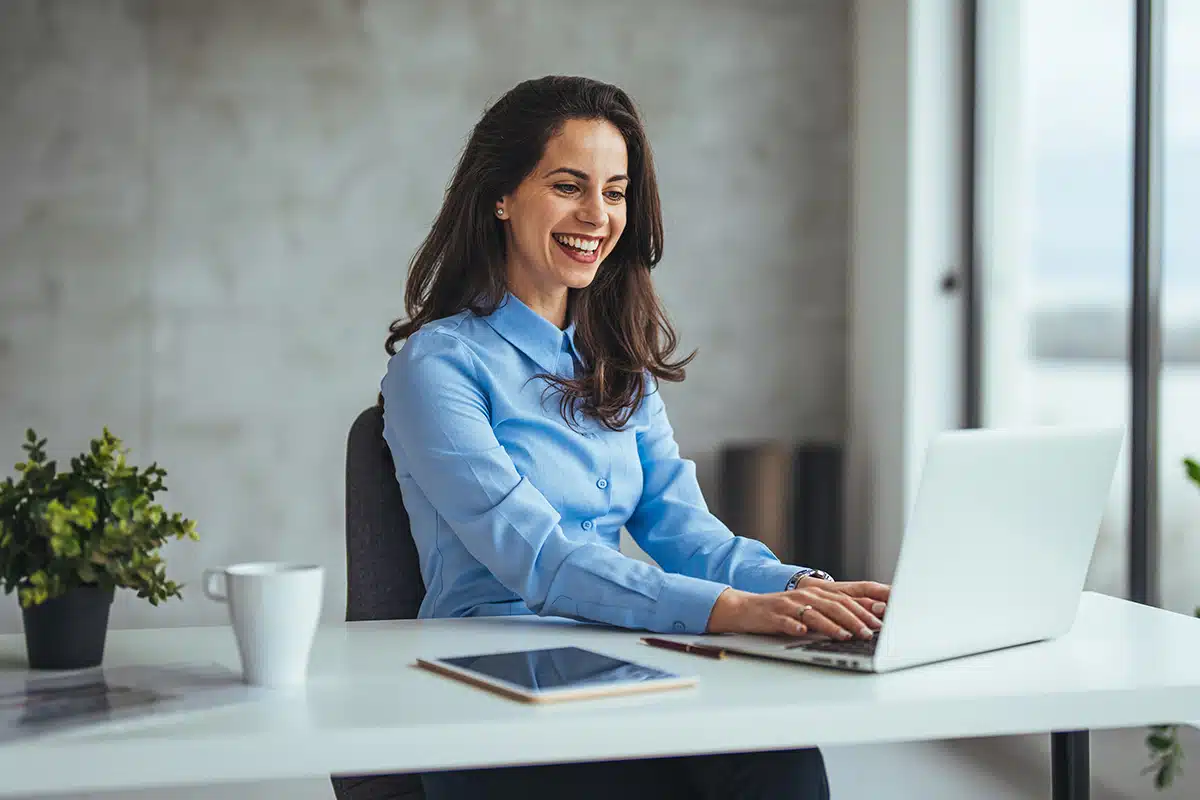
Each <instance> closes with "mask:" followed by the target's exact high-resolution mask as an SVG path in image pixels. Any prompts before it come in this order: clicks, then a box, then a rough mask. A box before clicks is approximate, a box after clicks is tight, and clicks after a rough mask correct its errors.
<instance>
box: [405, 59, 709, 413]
mask: <svg viewBox="0 0 1200 800" xmlns="http://www.w3.org/2000/svg"><path fill="white" fill-rule="evenodd" d="M662 247H663V224H662V212H661V210H660V207H659V199H658V182H657V179H656V177H655V174H654V163H653V159H652V157H651V152H650V144H649V142H648V141H647V139H646V134H645V131H644V130H643V128H642V123H641V120H640V118H639V117H638V114H637V110H636V109H635V107H634V104H633V101H632V100H631V99H630V98H629V96H628V95H627V94H626V93H625V92H624V91H622V90H621V89H619V88H617V87H615V86H610V85H608V84H603V83H599V82H596V81H588V80H586V79H582V78H567V77H548V78H542V79H539V80H533V81H526V82H524V83H521V84H519V85H518V86H516V87H515V88H513V89H512V90H511V91H509V92H508V93H507V94H505V95H504V96H503V97H501V98H500V99H499V100H498V101H497V102H496V103H495V104H494V105H493V106H492V107H491V108H489V109H488V110H487V112H486V113H485V114H484V116H483V118H482V119H481V120H480V121H479V123H478V124H477V125H476V126H475V129H474V131H473V132H472V134H471V137H470V139H469V141H468V142H467V146H466V148H465V149H464V151H463V154H462V157H461V158H460V160H459V163H458V167H457V169H456V171H455V175H454V178H453V180H452V181H451V184H450V188H449V190H448V191H447V195H446V200H445V202H444V203H443V205H442V209H441V211H440V212H439V213H438V216H437V219H436V220H435V221H434V223H433V227H432V229H431V230H430V232H429V235H428V236H427V237H426V239H425V241H424V242H423V243H422V245H421V248H420V249H419V250H418V251H417V254H416V256H415V257H414V258H413V262H412V265H411V269H410V272H409V278H408V283H407V286H406V289H405V307H406V309H407V311H408V318H407V319H400V320H397V321H396V322H395V323H393V324H392V328H391V331H392V333H391V336H390V337H389V338H388V342H387V349H388V352H389V353H394V352H395V345H396V344H397V343H398V342H400V341H401V340H404V339H407V338H408V337H409V336H411V335H413V334H414V333H416V331H417V330H419V329H420V328H421V327H422V326H423V325H424V324H425V323H427V322H431V321H433V320H437V319H442V318H445V317H449V316H451V315H453V314H456V313H458V312H459V311H462V310H463V309H470V310H471V311H472V312H474V313H476V314H478V315H481V316H486V315H488V314H490V313H491V312H492V311H494V310H495V309H496V308H497V307H499V305H500V304H501V303H502V302H503V300H504V299H505V296H506V295H507V294H508V293H509V292H511V293H512V294H514V295H516V296H517V297H520V298H521V300H522V301H523V302H525V304H526V305H528V306H529V307H530V308H532V309H533V310H534V311H536V312H537V313H538V314H539V315H541V316H543V317H544V318H546V319H547V320H549V321H550V322H552V323H553V324H555V325H557V326H558V327H560V328H562V327H565V325H566V320H567V318H568V316H569V317H570V319H571V320H572V321H573V322H574V323H575V326H576V331H577V345H578V347H579V350H580V355H581V356H582V357H583V358H582V361H583V364H582V365H581V366H582V369H581V370H580V371H579V373H578V375H577V376H576V377H574V378H571V379H562V378H561V377H557V376H553V375H550V376H548V379H549V381H550V382H551V384H553V385H554V386H556V387H557V388H558V389H559V390H561V395H560V396H561V400H562V408H563V409H564V410H565V409H569V408H572V407H575V410H577V411H579V412H580V413H582V414H584V415H587V414H595V415H596V416H597V418H598V419H600V420H602V421H603V422H604V423H605V424H606V425H610V426H612V427H618V426H620V425H621V424H622V423H623V422H624V421H626V420H627V419H628V415H629V413H630V411H631V410H632V408H633V407H635V406H636V405H637V404H638V403H639V402H640V401H641V399H642V397H643V396H644V393H645V391H646V381H645V377H646V375H647V373H648V374H649V375H651V376H653V377H654V378H656V379H660V380H668V381H680V380H683V377H684V369H683V368H684V367H685V366H686V364H687V363H688V362H689V361H690V360H691V356H688V357H686V358H682V359H679V360H672V354H673V353H674V351H675V348H676V346H677V339H676V335H675V331H674V329H673V328H672V327H671V324H670V322H669V321H668V320H667V317H666V315H665V314H664V313H663V310H662V307H661V305H660V304H659V302H658V297H657V295H656V294H655V292H654V288H653V285H652V284H651V281H650V273H649V270H650V269H651V268H653V267H654V266H655V265H656V264H657V263H658V260H659V258H660V257H661V256H662Z"/></svg>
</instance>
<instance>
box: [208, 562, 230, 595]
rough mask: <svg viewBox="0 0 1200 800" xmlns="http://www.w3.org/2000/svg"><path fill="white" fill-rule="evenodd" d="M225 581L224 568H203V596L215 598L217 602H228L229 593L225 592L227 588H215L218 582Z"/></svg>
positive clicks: (222, 582)
mask: <svg viewBox="0 0 1200 800" xmlns="http://www.w3.org/2000/svg"><path fill="white" fill-rule="evenodd" d="M224 583H225V570H223V569H206V570H204V579H203V585H204V596H205V597H207V598H208V599H209V600H216V601H217V602H218V603H228V602H229V595H227V594H226V593H225V592H226V591H227V589H225V588H224V586H222V587H221V588H217V586H218V584H224Z"/></svg>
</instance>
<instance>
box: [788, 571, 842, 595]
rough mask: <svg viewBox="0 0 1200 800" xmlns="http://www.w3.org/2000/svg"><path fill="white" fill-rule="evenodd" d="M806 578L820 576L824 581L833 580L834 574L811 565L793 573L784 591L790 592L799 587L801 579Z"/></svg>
mask: <svg viewBox="0 0 1200 800" xmlns="http://www.w3.org/2000/svg"><path fill="white" fill-rule="evenodd" d="M805 578H820V579H821V580H823V581H832V580H833V576H832V575H830V574H829V573H828V572H826V571H825V570H823V569H812V568H811V567H809V568H806V569H802V570H800V571H799V572H797V573H796V574H795V575H793V576H792V577H791V579H790V580H789V581H788V582H787V586H786V587H784V591H785V592H790V591H792V590H793V589H795V588H797V587H798V586H799V585H800V581H802V580H804V579H805Z"/></svg>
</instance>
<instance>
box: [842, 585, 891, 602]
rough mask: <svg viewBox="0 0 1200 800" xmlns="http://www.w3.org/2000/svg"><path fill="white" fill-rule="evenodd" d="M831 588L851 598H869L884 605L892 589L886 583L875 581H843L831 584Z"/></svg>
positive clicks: (889, 597)
mask: <svg viewBox="0 0 1200 800" xmlns="http://www.w3.org/2000/svg"><path fill="white" fill-rule="evenodd" d="M833 587H834V588H835V589H836V590H837V591H839V592H843V593H845V594H848V595H851V596H853V597H869V598H871V599H872V600H880V601H882V602H884V603H886V602H887V601H888V600H889V599H891V596H892V587H891V586H888V585H887V584H886V583H876V582H875V581H845V582H838V583H835V584H833Z"/></svg>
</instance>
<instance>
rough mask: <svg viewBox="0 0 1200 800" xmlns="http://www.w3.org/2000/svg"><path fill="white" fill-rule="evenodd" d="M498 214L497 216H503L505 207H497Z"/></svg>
mask: <svg viewBox="0 0 1200 800" xmlns="http://www.w3.org/2000/svg"><path fill="white" fill-rule="evenodd" d="M496 216H497V217H503V216H504V209H503V208H497V209H496Z"/></svg>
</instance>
